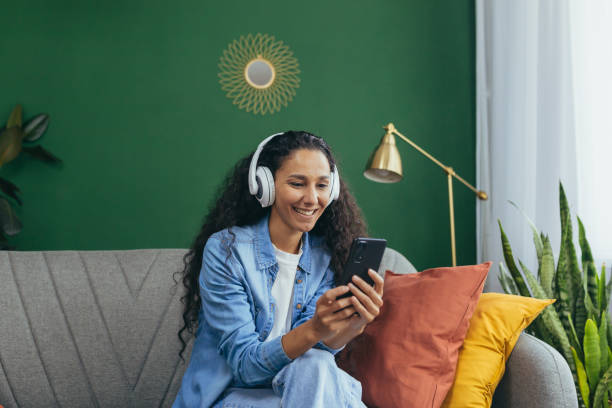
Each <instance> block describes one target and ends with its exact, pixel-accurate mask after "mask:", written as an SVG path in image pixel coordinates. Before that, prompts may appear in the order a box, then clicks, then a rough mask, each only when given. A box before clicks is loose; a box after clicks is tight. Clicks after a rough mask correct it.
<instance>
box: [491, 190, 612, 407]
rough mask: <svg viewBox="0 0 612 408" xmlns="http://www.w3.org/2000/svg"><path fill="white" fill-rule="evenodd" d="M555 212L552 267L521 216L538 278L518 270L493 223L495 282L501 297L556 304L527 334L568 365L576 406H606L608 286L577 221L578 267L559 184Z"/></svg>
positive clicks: (610, 365) (542, 239)
mask: <svg viewBox="0 0 612 408" xmlns="http://www.w3.org/2000/svg"><path fill="white" fill-rule="evenodd" d="M512 204H513V205H515V204H514V203H512ZM515 206H516V205H515ZM559 207H560V213H561V214H560V215H561V247H560V249H559V257H558V258H557V262H556V265H555V260H554V256H553V250H552V247H551V245H550V239H549V238H548V236H547V235H545V234H544V233H542V232H538V230H537V228H536V227H535V225H534V224H533V222H531V220H529V218H528V217H527V216H526V215H525V218H527V222H528V223H529V225H530V227H531V230H532V233H533V242H534V244H535V249H536V254H537V258H538V274H537V278H536V276H535V275H534V274H533V273H532V272H531V271H530V270H529V269H528V268H527V266H525V265H524V264H523V263H522V262H521V261H520V260H519V265H520V270H519V268H518V267H517V265H516V262H515V260H514V256H513V254H512V248H511V246H510V242H509V240H508V237H507V236H506V234H505V232H504V229H503V228H502V224H501V222H500V221H499V220H498V223H499V229H500V232H501V242H502V247H503V253H504V260H505V263H506V266H504V264H503V263H500V265H499V282H500V284H501V286H502V288H503V290H504V292H506V293H509V294H515V295H521V296H531V297H535V298H539V299H552V298H554V299H557V301H556V302H555V303H554V307H547V308H546V309H544V311H543V312H542V313H541V315H540V316H539V317H538V318H537V319H536V320H535V322H534V324H532V325H531V326H530V329H529V330H530V331H531V334H533V335H535V336H536V337H538V338H540V339H542V340H543V341H545V342H546V343H548V344H550V345H551V346H553V347H554V348H556V349H557V350H558V351H559V353H561V355H563V357H564V358H565V359H566V360H567V362H568V365H569V366H570V369H571V371H572V375H573V377H574V383H575V385H576V392H577V394H578V404H579V406H580V407H586V408H602V407H608V406H609V402H608V399H609V397H610V396H612V351H611V349H610V345H612V325H611V323H610V319H609V314H608V312H607V309H608V304H609V301H610V290H611V288H612V284H611V283H606V281H607V279H606V269H605V266H602V267H601V272H600V273H599V274H598V273H597V269H596V267H595V262H594V261H593V255H592V253H591V248H590V246H589V242H588V240H587V238H586V233H585V231H584V226H583V224H582V221H581V220H580V218H579V217H577V219H578V243H579V245H580V249H581V252H582V259H581V261H582V262H581V265H580V264H579V263H578V259H577V257H576V248H575V246H574V242H573V235H572V219H571V215H570V211H569V206H568V203H567V198H566V196H565V191H564V190H563V185H562V184H561V183H559ZM517 208H518V207H517ZM521 271H522V273H521ZM611 282H612V281H611Z"/></svg>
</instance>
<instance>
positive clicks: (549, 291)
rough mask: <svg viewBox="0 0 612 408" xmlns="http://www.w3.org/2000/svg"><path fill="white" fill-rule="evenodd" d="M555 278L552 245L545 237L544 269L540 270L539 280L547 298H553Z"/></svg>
mask: <svg viewBox="0 0 612 408" xmlns="http://www.w3.org/2000/svg"><path fill="white" fill-rule="evenodd" d="M554 276H555V259H554V255H553V250H552V246H551V245H550V239H548V237H544V240H543V253H542V267H541V268H540V273H539V278H540V284H541V285H542V289H544V292H545V293H546V296H548V297H549V298H553V297H554V294H553V287H552V282H553V279H554Z"/></svg>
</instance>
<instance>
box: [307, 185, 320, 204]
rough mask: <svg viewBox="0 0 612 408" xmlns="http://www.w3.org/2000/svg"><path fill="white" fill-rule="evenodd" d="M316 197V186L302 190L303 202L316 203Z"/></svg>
mask: <svg viewBox="0 0 612 408" xmlns="http://www.w3.org/2000/svg"><path fill="white" fill-rule="evenodd" d="M317 199H318V192H317V188H316V186H312V187H309V188H307V189H306V191H305V192H304V203H305V204H316V203H317Z"/></svg>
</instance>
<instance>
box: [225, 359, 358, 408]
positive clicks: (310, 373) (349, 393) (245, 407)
mask: <svg viewBox="0 0 612 408" xmlns="http://www.w3.org/2000/svg"><path fill="white" fill-rule="evenodd" d="M269 407H290V408H302V407H303V408H322V407H338V408H365V405H364V403H363V402H361V384H360V383H359V381H357V380H356V379H354V378H353V377H351V376H350V375H348V374H347V373H345V372H344V371H342V370H341V369H339V368H338V366H337V365H336V361H335V360H334V356H333V355H332V354H331V353H330V352H328V351H324V350H319V349H314V348H313V349H310V350H308V351H307V352H306V353H304V354H303V355H301V356H300V357H298V358H296V359H295V360H293V361H292V362H291V363H289V364H287V365H286V366H285V367H283V368H282V369H281V370H280V371H279V372H278V373H277V374H276V376H274V379H273V380H272V387H271V388H237V387H230V388H228V389H227V390H225V392H224V393H223V395H222V396H221V398H220V399H219V400H218V401H217V402H216V403H215V405H214V406H213V408H269Z"/></svg>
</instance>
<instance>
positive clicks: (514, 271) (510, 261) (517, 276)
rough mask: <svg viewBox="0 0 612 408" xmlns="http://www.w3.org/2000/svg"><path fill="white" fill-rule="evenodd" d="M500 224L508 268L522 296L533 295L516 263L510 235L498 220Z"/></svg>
mask: <svg viewBox="0 0 612 408" xmlns="http://www.w3.org/2000/svg"><path fill="white" fill-rule="evenodd" d="M497 223H498V224H499V230H500V232H501V241H502V248H503V252H504V260H505V261H506V265H508V269H510V274H511V275H512V278H513V279H514V283H515V284H516V287H517V289H518V291H519V293H520V294H521V296H526V297H531V293H529V288H528V287H527V285H526V284H525V280H524V279H523V277H522V276H521V273H520V272H519V270H518V268H517V267H516V263H515V262H514V256H513V255H512V247H510V241H508V237H507V236H506V233H505V232H504V229H503V228H502V225H501V221H500V220H497Z"/></svg>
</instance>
